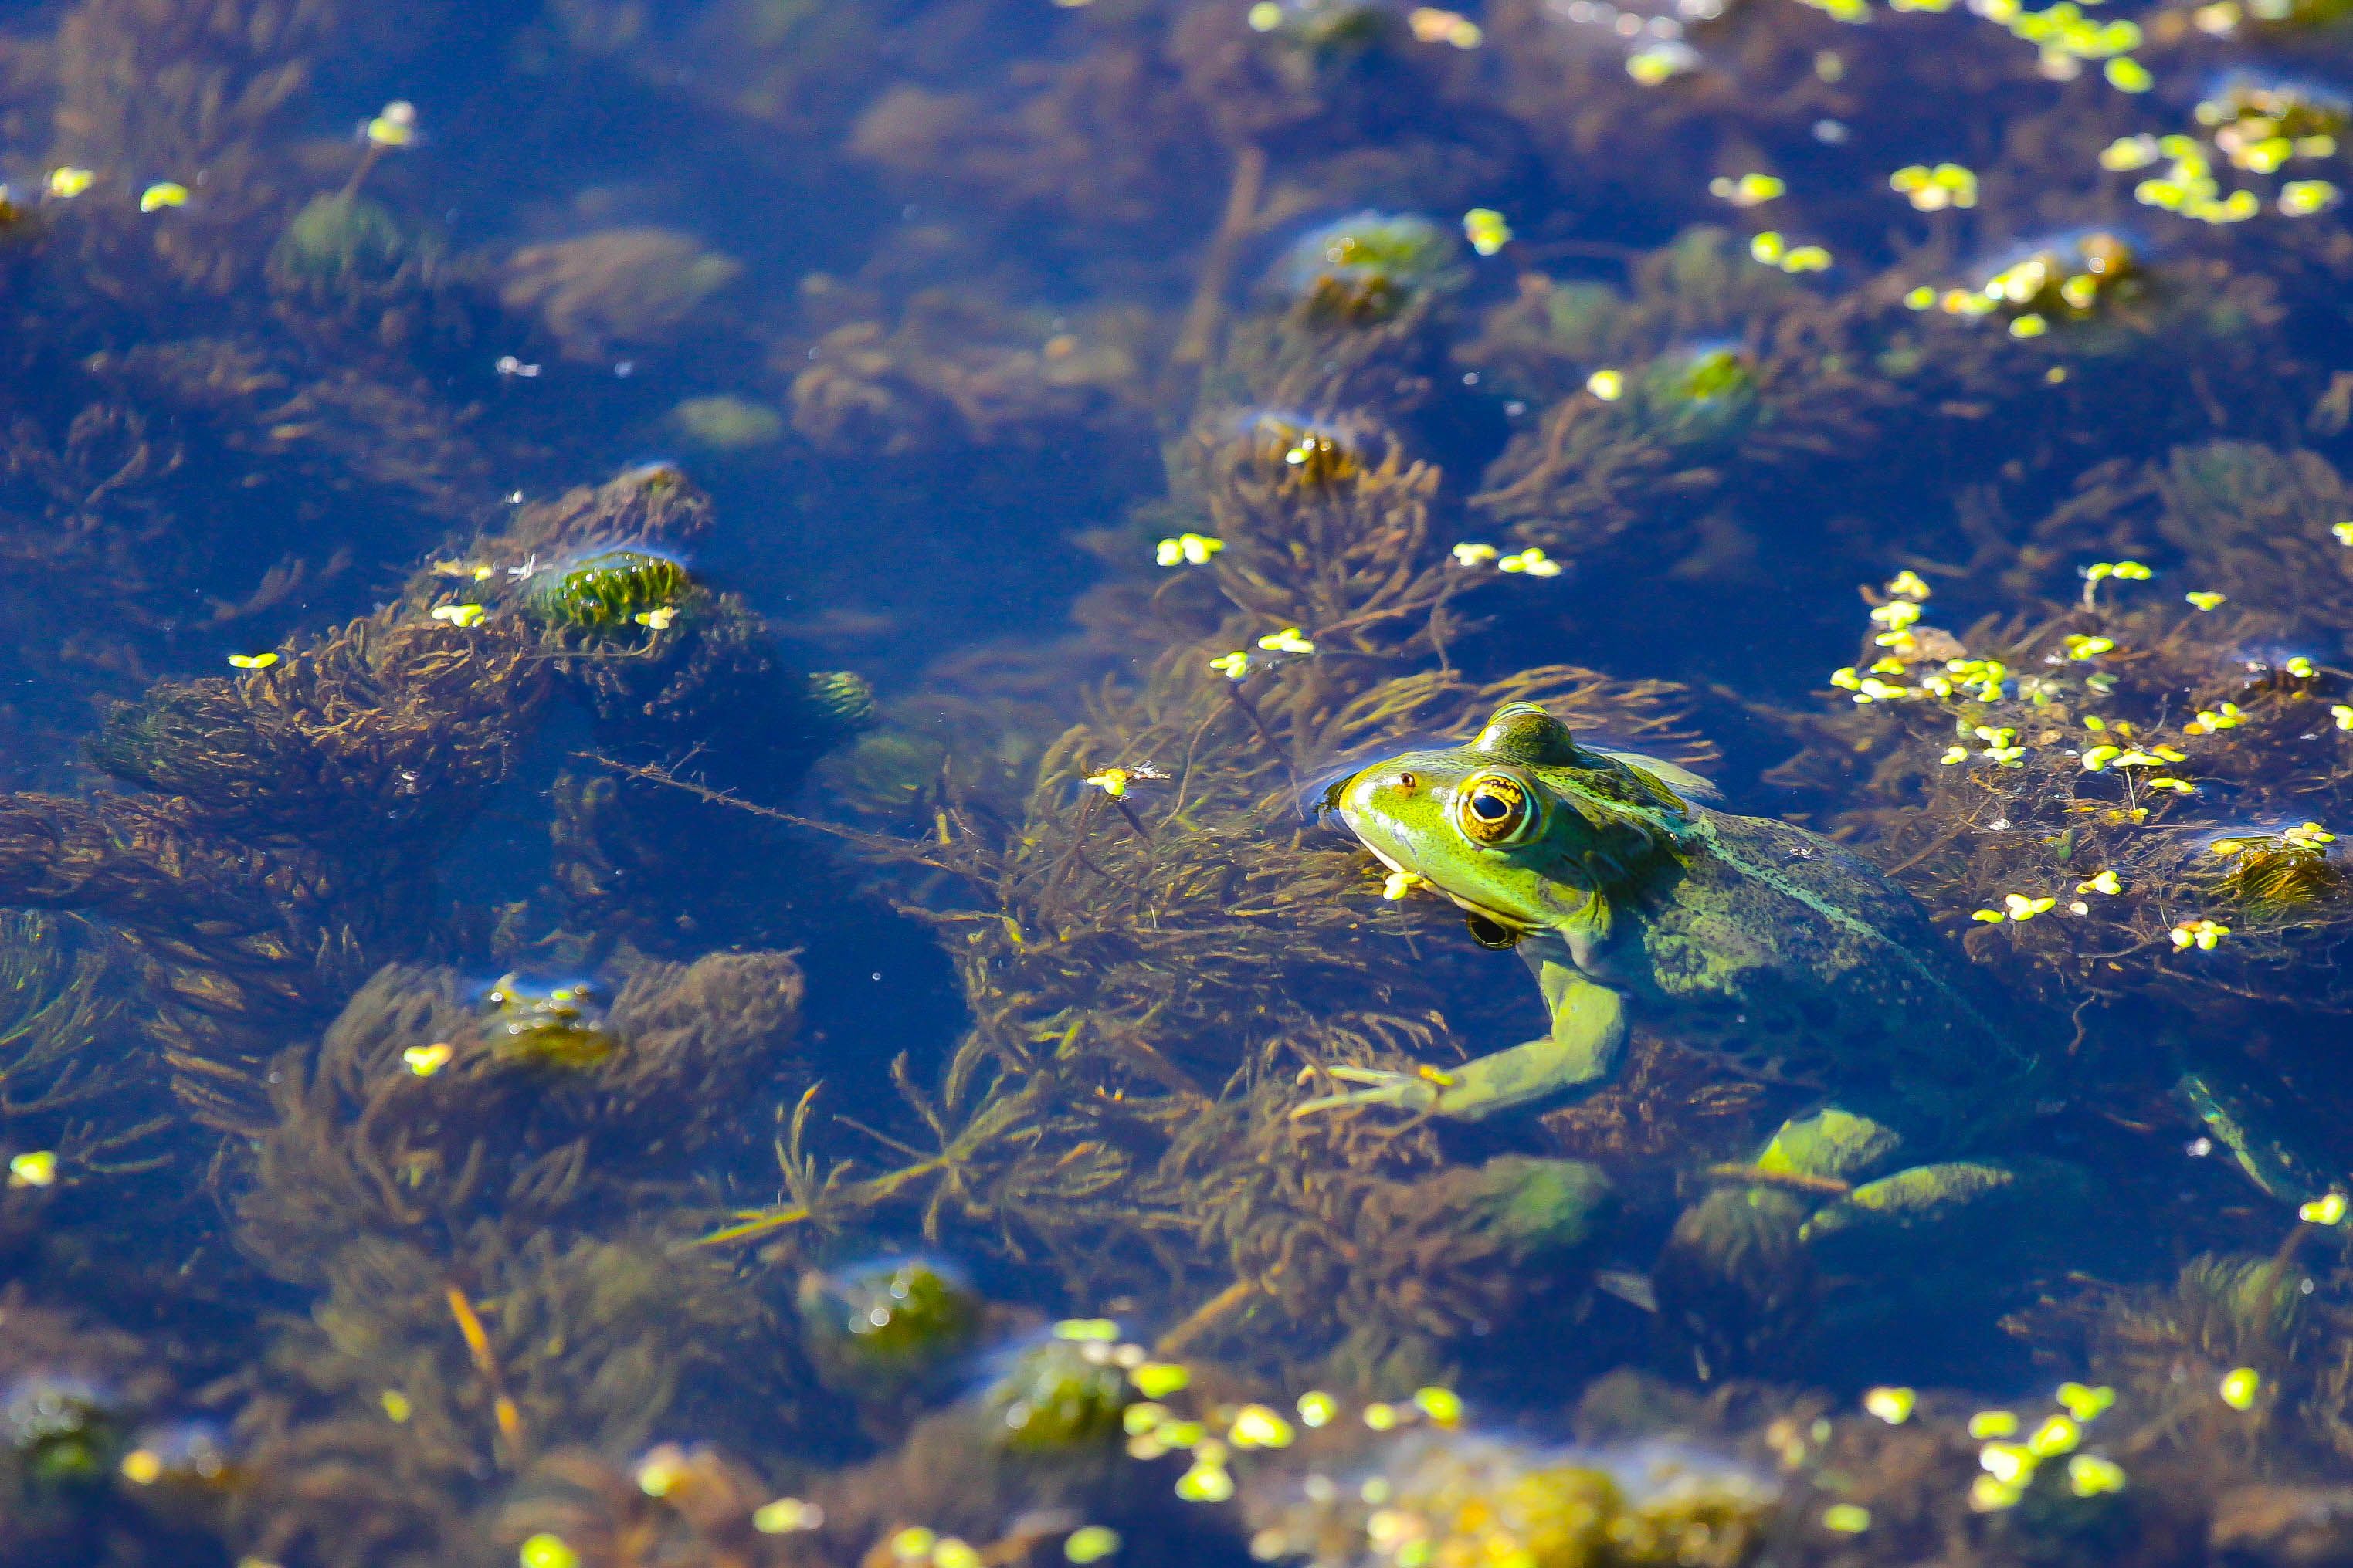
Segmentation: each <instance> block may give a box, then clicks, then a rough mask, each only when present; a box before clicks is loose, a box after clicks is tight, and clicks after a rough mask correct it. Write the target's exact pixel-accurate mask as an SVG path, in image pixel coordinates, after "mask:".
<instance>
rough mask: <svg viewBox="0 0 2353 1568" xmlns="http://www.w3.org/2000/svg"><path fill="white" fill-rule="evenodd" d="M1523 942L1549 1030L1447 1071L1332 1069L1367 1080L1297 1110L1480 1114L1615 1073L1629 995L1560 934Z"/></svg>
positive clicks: (1464, 1117)
mask: <svg viewBox="0 0 2353 1568" xmlns="http://www.w3.org/2000/svg"><path fill="white" fill-rule="evenodd" d="M1520 949H1521V956H1522V957H1523V958H1525V960H1526V961H1527V965H1528V967H1529V968H1530V969H1532V970H1534V971H1535V976H1536V984H1537V985H1538V986H1539V987H1540V988H1542V990H1543V992H1544V999H1545V1010H1546V1012H1547V1013H1549V1014H1550V1015H1551V1016H1552V1030H1551V1032H1550V1033H1549V1034H1546V1035H1545V1036H1543V1037H1540V1038H1538V1039H1534V1040H1530V1041H1528V1042H1526V1043H1525V1044H1524V1045H1517V1046H1514V1047H1511V1048H1510V1049H1508V1050H1501V1051H1496V1052H1493V1054H1491V1055H1488V1056H1483V1057H1478V1058H1473V1059H1472V1060H1470V1061H1467V1062H1465V1063H1463V1064H1462V1065H1461V1067H1458V1068H1447V1069H1445V1070H1443V1071H1440V1069H1438V1068H1420V1069H1419V1070H1418V1071H1414V1072H1397V1071H1392V1070H1390V1069H1388V1068H1331V1069H1329V1070H1330V1072H1331V1074H1332V1076H1333V1077H1334V1078H1335V1079H1339V1080H1340V1081H1341V1082H1343V1083H1353V1084H1357V1085H1361V1086H1362V1087H1360V1088H1357V1089H1347V1090H1344V1091H1343V1092H1341V1093H1339V1094H1327V1095H1324V1097H1322V1098H1321V1099H1318V1100H1309V1101H1307V1102H1306V1103H1305V1104H1303V1105H1301V1106H1299V1107H1297V1108H1296V1109H1295V1110H1293V1111H1292V1113H1291V1114H1292V1115H1293V1116H1294V1117H1299V1116H1306V1115H1309V1114H1312V1113H1313V1112H1315V1111H1318V1110H1335V1109H1337V1108H1339V1107H1341V1106H1347V1105H1394V1106H1398V1107H1400V1108H1402V1109H1404V1110H1415V1111H1427V1112H1429V1113H1430V1114H1432V1115H1435V1116H1445V1117H1451V1118H1452V1119H1454V1120H1456V1121H1480V1120H1481V1119H1482V1118H1484V1117H1489V1116H1493V1115H1494V1114H1495V1113H1496V1112H1498V1111H1504V1110H1515V1109H1517V1108H1518V1107H1520V1106H1524V1105H1531V1104H1534V1103H1535V1102H1536V1101H1538V1100H1549V1099H1551V1098H1552V1097H1554V1096H1555V1095H1557V1094H1559V1093H1561V1092H1562V1091H1564V1090H1566V1089H1576V1088H1577V1087H1579V1086H1581V1085H1585V1084H1591V1083H1597V1082H1599V1081H1600V1080H1602V1079H1607V1078H1609V1076H1610V1075H1612V1074H1613V1073H1615V1072H1616V1071H1617V1070H1618V1059H1619V1058H1620V1056H1622V1055H1623V1054H1624V1052H1625V1048H1626V1000H1625V998H1624V997H1623V996H1621V995H1620V994H1618V993H1617V992H1615V991H1613V990H1611V989H1610V988H1609V987H1608V986H1606V985H1600V984H1595V983H1594V982H1593V981H1591V980H1588V978H1586V977H1585V976H1584V975H1583V974H1581V973H1578V972H1577V968H1576V966H1575V965H1574V964H1573V963H1571V962H1570V960H1569V956H1568V952H1567V949H1566V948H1565V947H1563V946H1562V945H1561V944H1560V943H1559V942H1557V941H1556V940H1547V939H1543V938H1535V937H1531V938H1528V939H1526V940H1525V941H1524V942H1522V943H1521V944H1520Z"/></svg>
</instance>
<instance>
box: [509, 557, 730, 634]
mask: <svg viewBox="0 0 2353 1568" xmlns="http://www.w3.org/2000/svg"><path fill="white" fill-rule="evenodd" d="M695 592H696V589H695V586H694V581H693V579H692V578H691V577H690V576H688V575H687V571H686V567H685V566H684V565H683V564H681V563H680V562H678V561H676V560H674V559H672V558H671V557H670V556H667V555H662V554H658V553H655V552H651V551H647V550H640V549H632V548H628V547H626V546H619V547H615V548H612V549H607V550H599V551H596V552H593V553H591V554H588V555H585V556H583V557H581V558H580V559H579V560H577V561H575V562H572V563H567V564H564V565H559V566H556V567H554V568H552V569H551V570H549V571H548V572H547V573H546V574H544V576H543V578H542V579H540V580H537V581H535V582H534V583H533V587H532V591H531V592H530V593H529V594H528V595H526V597H525V598H524V600H523V603H524V604H525V605H527V606H528V607H529V608H530V610H531V612H532V613H533V615H534V616H538V617H540V618H541V619H543V620H544V621H546V622H548V623H549V624H551V625H553V626H560V627H563V628H565V630H568V631H575V632H588V633H596V634H603V635H611V634H615V633H633V634H636V635H639V636H642V635H643V629H644V628H645V627H647V626H649V625H650V622H649V620H648V619H647V618H646V617H649V616H654V615H657V614H659V612H661V611H662V610H664V609H668V610H670V611H671V612H672V613H673V614H674V613H676V611H677V610H678V608H679V607H680V605H681V604H683V603H685V602H686V601H687V600H688V599H689V598H690V597H691V595H694V593H695ZM665 624H667V623H665Z"/></svg>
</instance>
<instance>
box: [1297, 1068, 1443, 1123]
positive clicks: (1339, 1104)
mask: <svg viewBox="0 0 2353 1568" xmlns="http://www.w3.org/2000/svg"><path fill="white" fill-rule="evenodd" d="M1324 1071H1325V1072H1326V1073H1327V1074H1328V1075H1329V1076H1330V1077H1332V1078H1335V1079H1338V1080H1339V1081H1340V1082H1342V1083H1354V1084H1361V1085H1363V1086H1364V1087H1363V1088H1361V1089H1345V1090H1343V1091H1341V1092H1340V1093H1338V1094H1326V1095H1320V1096H1318V1097H1317V1098H1315V1099H1314V1100H1305V1101H1303V1102H1302V1103H1300V1104H1298V1105H1294V1106H1293V1107H1292V1108H1291V1119H1292V1120H1293V1121H1298V1120H1299V1119H1300V1118H1301V1117H1303V1116H1309V1115H1313V1114H1314V1113H1315V1112H1317V1111H1322V1110H1344V1109H1345V1108H1347V1107H1349V1106H1356V1105H1394V1106H1398V1107H1401V1108H1403V1109H1405V1110H1428V1109H1429V1108H1430V1104H1431V1102H1432V1101H1433V1100H1436V1099H1437V1095H1438V1091H1437V1089H1435V1088H1434V1087H1433V1086H1432V1085H1431V1084H1430V1082H1429V1081H1428V1080H1427V1079H1423V1078H1420V1077H1419V1076H1418V1075H1416V1074H1413V1073H1409V1072H1398V1071H1395V1070H1393V1069H1391V1068H1351V1067H1336V1068H1325V1069H1324Z"/></svg>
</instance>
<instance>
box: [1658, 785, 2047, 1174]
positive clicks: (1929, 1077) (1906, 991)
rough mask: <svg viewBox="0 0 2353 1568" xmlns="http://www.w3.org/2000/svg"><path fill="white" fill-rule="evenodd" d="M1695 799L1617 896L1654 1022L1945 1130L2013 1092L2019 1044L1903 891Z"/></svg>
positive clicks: (1842, 851) (1840, 850)
mask: <svg viewBox="0 0 2353 1568" xmlns="http://www.w3.org/2000/svg"><path fill="white" fill-rule="evenodd" d="M1693 813H1694V823H1695V825H1696V826H1697V827H1698V829H1699V831H1698V832H1697V833H1695V834H1694V836H1693V837H1692V840H1691V841H1690V844H1689V847H1688V849H1687V852H1686V853H1684V854H1683V855H1681V856H1678V857H1676V858H1675V859H1674V860H1673V862H1672V864H1669V865H1666V866H1663V867H1662V868H1661V869H1660V871H1659V873H1658V874H1657V875H1656V876H1654V877H1653V878H1651V879H1647V880H1646V881H1645V882H1644V883H1643V884H1642V885H1641V886H1640V887H1639V888H1637V889H1633V890H1631V892H1630V895H1629V896H1628V897H1627V900H1626V901H1627V903H1628V905H1630V909H1631V910H1632V912H1635V913H1637V914H1638V916H1639V919H1638V921H1636V922H1635V925H1636V930H1637V931H1639V937H1638V939H1637V940H1639V941H1640V942H1641V963H1639V964H1637V965H1636V966H1635V967H1636V968H1637V969H1638V970H1639V971H1641V973H1638V974H1637V975H1636V976H1635V977H1634V978H1635V979H1636V981H1637V982H1638V984H1641V988H1642V989H1645V990H1648V991H1649V992H1650V993H1651V994H1650V996H1649V997H1648V998H1647V999H1646V1000H1647V1001H1648V1003H1649V1005H1648V1006H1647V1007H1645V1008H1643V1009H1642V1011H1643V1012H1644V1013H1646V1014H1648V1015H1649V1016H1650V1018H1651V1022H1652V1023H1653V1025H1654V1026H1656V1027H1657V1028H1658V1029H1659V1030H1660V1031H1661V1032H1662V1034H1665V1035H1667V1036H1668V1037H1671V1038H1672V1039H1674V1040H1676V1041H1677V1042H1678V1043H1680V1044H1683V1045H1684V1046H1687V1047H1692V1048H1694V1049H1696V1050H1699V1051H1701V1052H1703V1053H1705V1054H1708V1055H1711V1056H1714V1057H1715V1058H1718V1059H1720V1060H1722V1061H1723V1062H1724V1063H1725V1065H1726V1066H1727V1067H1728V1068H1731V1069H1732V1070H1734V1071H1736V1072H1738V1073H1740V1074H1742V1075H1743V1076H1746V1077H1751V1078H1756V1079H1764V1080H1767V1081H1773V1082H1782V1083H1792V1084H1800V1085H1805V1086H1808V1087H1811V1088H1816V1089H1821V1090H1823V1091H1825V1092H1828V1093H1831V1094H1834V1095H1836V1096H1837V1097H1838V1098H1839V1099H1840V1100H1841V1102H1842V1103H1846V1104H1848V1105H1850V1106H1852V1107H1853V1108H1854V1109H1857V1110H1863V1109H1875V1110H1877V1111H1878V1112H1879V1113H1881V1114H1885V1115H1894V1116H1898V1117H1899V1118H1900V1119H1901V1120H1904V1121H1915V1122H1916V1121H1922V1120H1929V1121H1936V1122H1938V1123H1940V1124H1946V1126H1945V1130H1946V1131H1947V1132H1948V1133H1949V1132H1950V1131H1953V1129H1952V1127H1951V1126H1950V1125H1949V1124H1950V1123H1952V1122H1954V1121H1978V1120H1982V1119H1984V1117H1986V1116H1987V1115H1989V1114H1991V1113H1992V1108H1995V1107H1999V1106H2001V1105H2003V1104H2004V1103H2005V1102H2010V1101H2014V1100H2017V1099H2018V1098H2019V1094H2020V1089H2021V1081H2022V1080H2024V1079H2027V1078H2028V1077H2029V1076H2030V1075H2031V1073H2032V1072H2033V1070H2034V1068H2035V1059H2034V1055H2033V1053H2032V1052H2031V1050H2028V1049H2023V1048H2021V1046H2020V1044H2019V1038H2018V1036H2017V1033H2016V1031H2015V1030H2013V1029H2011V1028H2010V1027H2007V1026H2004V1025H2002V1024H2000V1023H1998V1022H1996V1016H1995V1009H1994V1008H1993V1007H1991V1006H1990V1005H1989V998H1988V997H1987V996H1986V995H1985V994H1983V992H1982V991H1981V989H1980V988H1979V986H1978V984H1977V982H1976V977H1975V976H1974V975H1972V974H1971V973H1969V972H1968V968H1967V966H1966V964H1965V963H1962V962H1961V961H1960V960H1959V959H1958V958H1957V956H1956V955H1955V953H1954V952H1953V951H1952V949H1951V947H1950V946H1949V944H1948V943H1947V942H1946V940H1945V939H1944V938H1943V937H1942V936H1941V935H1939V934H1938V933H1937V931H1936V929H1935V927H1934V926H1932V925H1931V924H1930V923H1929V921H1928V918H1927V916H1926V912H1925V911H1924V910H1922V909H1921V908H1920V906H1919V904H1918V903H1917V902H1915V900H1913V899H1912V897H1911V895H1910V894H1908V893H1906V892H1905V890H1904V889H1902V888H1900V887H1898V886H1896V885H1895V884H1894V882H1893V881H1891V880H1889V879H1888V878H1887V876H1886V875H1885V873H1883V872H1882V871H1881V870H1880V869H1879V868H1877V867H1876V866H1874V865H1873V864H1872V863H1871V862H1869V861H1868V860H1865V859H1863V858H1862V857H1861V856H1859V855H1857V854H1855V853H1854V852H1853V851H1852V850H1850V849H1847V848H1845V847H1841V846H1840V845H1838V844H1835V843H1833V842H1831V840H1829V839H1827V838H1823V837H1820V835H1818V834H1814V833H1810V832H1808V831H1806V830H1805V829H1804V828H1801V827H1796V826H1791V825H1789V824H1788V823H1783V822H1775V821H1770V820H1767V819H1765V818H1760V817H1747V816H1728V815H1725V814H1722V813H1716V812H1710V811H1706V810H1704V808H1697V807H1694V808H1693Z"/></svg>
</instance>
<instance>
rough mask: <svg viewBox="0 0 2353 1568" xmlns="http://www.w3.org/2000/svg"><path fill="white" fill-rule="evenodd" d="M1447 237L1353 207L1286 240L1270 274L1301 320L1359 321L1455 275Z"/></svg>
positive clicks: (1406, 218) (1423, 224)
mask: <svg viewBox="0 0 2353 1568" xmlns="http://www.w3.org/2000/svg"><path fill="white" fill-rule="evenodd" d="M1458 256H1459V252H1458V249H1457V247H1456V245H1455V241H1454V238H1453V237H1452V236H1451V235H1450V234H1448V233H1447V232H1446V230H1444V229H1442V228H1440V226H1438V225H1437V224H1435V223H1432V222H1430V220H1429V219H1428V218H1425V217H1421V216H1417V215H1413V214H1402V215H1399V214H1389V213H1378V212H1361V213H1356V214H1355V215H1353V216H1349V217H1345V218H1340V219H1337V220H1335V221H1334V222H1332V223H1329V224H1326V225H1324V226H1322V227H1320V228H1317V229H1315V230H1314V231H1312V232H1310V233H1308V234H1304V235H1302V236H1301V237H1299V238H1298V239H1297V240H1294V241H1293V243H1292V246H1291V248H1290V249H1289V250H1288V251H1287V252H1286V253H1285V254H1284V256H1283V258H1282V260H1281V261H1280V262H1279V263H1277V265H1276V268H1275V272H1276V276H1277V278H1278V279H1280V281H1281V283H1282V288H1283V289H1284V290H1285V292H1287V293H1288V294H1290V295H1291V296H1292V298H1293V299H1294V300H1297V301H1298V308H1299V310H1300V311H1301V312H1302V313H1303V316H1304V317H1305V319H1306V320H1308V321H1313V322H1316V323H1319V324H1324V325H1340V326H1362V325H1366V324H1369V323H1373V322H1377V321H1387V320H1388V319H1389V318H1390V317H1392V316H1395V315H1396V314H1397V313H1398V311H1399V310H1403V309H1404V308H1405V306H1406V304H1407V303H1408V301H1409V300H1411V299H1412V298H1414V297H1415V296H1417V295H1419V294H1423V293H1426V292H1430V291H1433V290H1439V289H1445V288H1447V287H1449V286H1451V284H1452V283H1453V282H1454V281H1455V280H1456V279H1457V277H1458V275H1459V274H1458V270H1457V268H1458Z"/></svg>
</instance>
